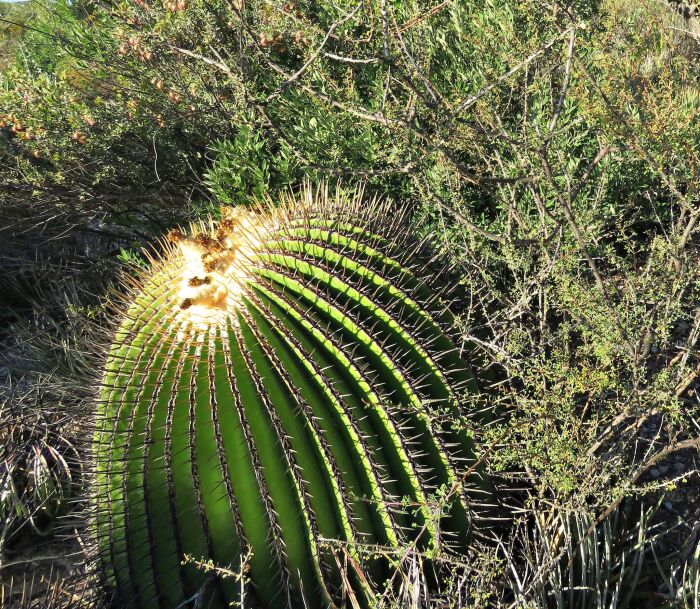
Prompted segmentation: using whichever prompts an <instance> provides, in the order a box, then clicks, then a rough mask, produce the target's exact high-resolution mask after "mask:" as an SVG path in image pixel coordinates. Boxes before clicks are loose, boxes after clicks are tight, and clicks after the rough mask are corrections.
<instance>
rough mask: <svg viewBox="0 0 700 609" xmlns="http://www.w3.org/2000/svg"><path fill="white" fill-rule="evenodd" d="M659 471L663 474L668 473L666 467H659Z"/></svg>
mask: <svg viewBox="0 0 700 609" xmlns="http://www.w3.org/2000/svg"><path fill="white" fill-rule="evenodd" d="M659 471H660V472H661V473H662V474H665V473H666V472H667V471H668V465H659Z"/></svg>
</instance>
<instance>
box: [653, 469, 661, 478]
mask: <svg viewBox="0 0 700 609" xmlns="http://www.w3.org/2000/svg"><path fill="white" fill-rule="evenodd" d="M651 475H652V477H653V478H658V477H659V476H660V475H661V472H660V471H659V470H658V469H656V468H655V467H654V468H652V470H651Z"/></svg>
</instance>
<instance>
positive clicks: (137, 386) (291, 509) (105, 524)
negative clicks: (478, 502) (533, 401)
mask: <svg viewBox="0 0 700 609" xmlns="http://www.w3.org/2000/svg"><path fill="white" fill-rule="evenodd" d="M407 227H408V225H407V223H406V220H405V218H404V217H403V216H402V214H400V213H399V214H397V213H396V211H395V209H394V208H392V207H391V206H389V205H388V204H383V203H378V202H376V201H366V200H364V199H363V196H362V194H361V193H355V194H354V195H352V196H348V195H337V196H334V197H332V198H330V197H329V196H328V193H327V191H325V190H323V189H322V190H320V191H318V192H316V193H314V192H312V190H311V189H310V188H309V187H306V188H305V189H303V190H302V192H301V194H299V195H297V196H292V195H289V196H288V197H286V199H284V200H283V201H282V202H281V203H279V204H277V205H272V204H269V205H263V206H261V207H260V208H259V209H257V210H255V211H250V210H246V211H238V210H230V209H228V210H223V211H222V216H221V219H220V220H219V221H218V222H214V221H211V222H209V223H202V224H199V225H193V226H192V227H191V228H190V230H189V231H188V234H187V235H185V234H183V233H181V232H179V231H174V232H172V233H170V234H169V235H168V243H167V244H165V245H164V250H165V252H164V254H163V255H162V256H160V257H159V259H158V260H153V261H152V266H151V269H150V270H149V271H148V272H147V273H145V274H144V275H143V277H141V279H140V280H139V281H138V282H135V283H134V285H133V286H132V287H131V290H130V295H129V297H128V299H127V306H126V313H125V316H124V320H123V321H122V323H121V325H120V327H119V329H118V330H117V332H116V335H115V337H114V342H113V345H112V348H111V351H110V353H109V355H108V358H107V363H106V368H105V372H104V380H103V387H102V390H101V391H102V393H101V400H100V403H99V411H100V412H99V414H100V416H99V418H98V420H99V423H98V428H97V431H96V436H95V441H96V448H95V455H96V463H97V468H96V476H95V485H94V486H95V489H94V501H95V508H96V509H95V517H94V528H95V535H96V539H97V547H98V549H99V555H100V561H101V563H102V565H103V567H104V572H105V574H106V578H107V581H108V583H109V585H111V586H113V587H114V590H115V592H116V596H117V598H118V599H120V601H119V606H120V607H121V606H124V607H141V608H143V609H146V608H148V609H151V608H161V609H175V608H177V607H190V606H191V607H194V606H197V607H219V608H221V609H223V608H224V607H228V606H230V604H231V603H239V604H242V605H243V606H246V607H270V608H277V607H310V608H316V607H318V608H321V607H334V606H335V607H341V606H352V607H358V606H369V605H370V603H371V592H370V590H371V589H372V588H373V587H377V586H379V587H380V588H381V585H382V583H383V582H385V581H387V579H388V578H389V577H390V575H391V572H392V571H391V569H392V568H393V567H392V561H391V556H392V554H391V552H392V549H399V548H409V547H411V548H414V549H415V550H416V551H419V552H421V553H423V555H426V554H427V555H430V554H431V553H435V552H437V551H440V552H449V551H455V552H457V551H461V549H463V548H464V547H465V546H466V545H467V544H468V543H469V539H470V536H471V532H470V527H472V526H473V520H474V518H473V509H472V508H473V506H472V505H471V503H472V499H473V492H481V493H488V491H487V490H486V489H485V488H483V487H484V484H483V481H481V480H480V477H479V474H478V467H476V466H474V449H473V446H472V440H471V438H470V436H469V434H468V433H467V432H465V431H464V428H465V425H464V420H465V419H464V418H463V417H462V419H461V421H462V424H458V422H459V421H460V412H459V408H458V404H459V403H460V396H464V395H466V393H467V392H471V393H474V392H476V384H475V380H474V376H473V374H472V372H471V370H470V368H469V366H468V365H467V363H466V362H465V361H464V360H463V359H462V358H461V357H460V353H459V350H458V349H457V348H456V346H455V344H454V342H453V341H452V339H451V338H450V333H449V328H450V327H451V326H453V320H452V317H451V314H450V313H449V312H448V310H447V309H446V308H445V306H444V305H443V304H442V303H441V299H440V291H439V289H438V288H439V286H440V282H441V277H439V276H438V275H439V273H438V271H437V267H436V264H435V261H434V260H432V261H431V260H430V258H429V251H428V248H427V247H426V244H425V243H422V242H419V241H418V240H417V239H416V238H415V237H412V236H411V234H410V231H409V230H408V228H407ZM472 466H473V467H472ZM470 489H471V490H470ZM479 489H481V490H479ZM377 548H379V550H377ZM396 555H397V557H398V556H400V554H398V553H397V554H396ZM387 557H389V558H387ZM212 567H214V568H213V569H212ZM200 603H201V604H200ZM236 606H239V605H236Z"/></svg>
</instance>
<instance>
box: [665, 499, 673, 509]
mask: <svg viewBox="0 0 700 609" xmlns="http://www.w3.org/2000/svg"><path fill="white" fill-rule="evenodd" d="M664 507H665V508H666V509H667V510H672V509H673V503H671V502H670V501H669V500H668V499H666V501H664Z"/></svg>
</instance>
